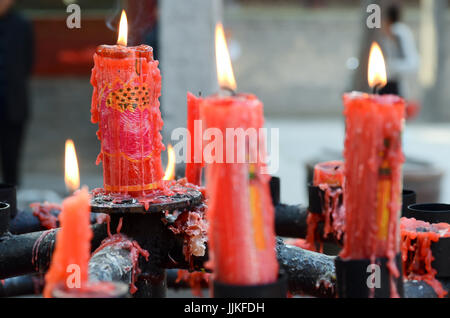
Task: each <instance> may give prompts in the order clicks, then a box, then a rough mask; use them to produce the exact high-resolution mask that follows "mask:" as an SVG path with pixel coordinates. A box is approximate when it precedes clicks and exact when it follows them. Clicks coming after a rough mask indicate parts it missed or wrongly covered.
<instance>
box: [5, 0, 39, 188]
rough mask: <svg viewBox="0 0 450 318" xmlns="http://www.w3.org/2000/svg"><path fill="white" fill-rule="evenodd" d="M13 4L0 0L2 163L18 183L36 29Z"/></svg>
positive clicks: (7, 175) (9, 177)
mask: <svg viewBox="0 0 450 318" xmlns="http://www.w3.org/2000/svg"><path fill="white" fill-rule="evenodd" d="M13 5H14V0H0V164H1V171H2V176H3V181H4V182H6V183H10V184H14V185H18V184H19V163H20V157H21V156H20V155H21V150H22V144H23V137H24V131H25V127H26V124H27V119H28V112H29V103H28V81H29V77H30V74H31V69H32V65H33V29H32V26H31V23H30V22H28V21H27V20H26V19H25V18H24V17H23V16H22V15H20V14H19V13H18V12H17V11H15V10H14V8H13Z"/></svg>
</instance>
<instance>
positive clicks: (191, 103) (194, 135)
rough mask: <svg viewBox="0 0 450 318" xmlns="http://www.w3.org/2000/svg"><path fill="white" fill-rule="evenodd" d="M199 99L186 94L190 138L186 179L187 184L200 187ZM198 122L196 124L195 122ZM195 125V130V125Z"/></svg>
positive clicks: (200, 139) (200, 136)
mask: <svg viewBox="0 0 450 318" xmlns="http://www.w3.org/2000/svg"><path fill="white" fill-rule="evenodd" d="M200 101H201V99H200V98H197V97H195V95H193V94H191V93H188V94H187V129H188V132H189V136H190V138H189V139H188V141H187V154H186V159H187V161H186V178H187V180H188V182H190V183H192V184H196V185H200V183H201V178H202V138H203V136H202V135H201V129H199V128H201V122H200V121H199V120H200V108H199V104H200V103H199V102H200ZM196 121H198V122H196ZM196 124H197V129H196V128H195V125H196Z"/></svg>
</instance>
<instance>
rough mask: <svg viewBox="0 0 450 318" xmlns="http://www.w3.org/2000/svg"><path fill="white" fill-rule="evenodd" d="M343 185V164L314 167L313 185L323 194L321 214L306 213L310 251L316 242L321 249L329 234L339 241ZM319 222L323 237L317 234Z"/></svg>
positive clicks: (342, 230) (341, 221)
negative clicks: (321, 226) (324, 239)
mask: <svg viewBox="0 0 450 318" xmlns="http://www.w3.org/2000/svg"><path fill="white" fill-rule="evenodd" d="M343 184H344V163H343V162H342V161H338V160H336V161H327V162H321V163H318V164H316V165H315V166H314V177H313V185H314V186H318V187H319V188H320V189H321V190H322V191H323V193H324V196H323V198H322V213H308V218H307V224H308V232H307V235H306V242H307V243H308V245H309V247H310V249H313V250H315V246H316V244H315V243H316V242H319V243H320V252H322V249H323V239H322V238H326V237H327V236H328V235H329V234H334V236H335V237H336V238H337V239H338V240H339V239H340V238H341V236H342V234H343V233H344V225H345V210H344V206H343V204H342V202H341V200H340V198H341V197H342V186H343ZM319 222H323V223H324V228H323V236H322V237H320V236H319V235H318V233H317V229H318V227H317V225H318V223H319Z"/></svg>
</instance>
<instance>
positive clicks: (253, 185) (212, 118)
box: [200, 94, 278, 285]
mask: <svg viewBox="0 0 450 318" xmlns="http://www.w3.org/2000/svg"><path fill="white" fill-rule="evenodd" d="M200 110H201V114H202V118H203V120H204V121H205V128H206V129H208V128H216V129H219V130H220V131H221V132H222V134H223V136H226V130H227V128H243V129H244V130H247V129H248V128H256V129H258V128H260V127H262V126H263V122H264V116H263V105H262V103H261V102H260V101H259V100H258V99H257V98H256V97H255V96H253V95H250V94H240V95H237V96H233V97H219V96H210V97H208V98H205V99H203V100H202V101H201V104H200ZM262 137H263V136H261V135H260V134H259V133H258V145H259V144H261V143H260V139H261V138H262ZM225 139H226V138H224V140H223V146H224V151H223V156H222V159H223V161H224V162H223V163H220V162H212V163H209V164H208V165H207V170H206V185H207V194H208V200H209V201H208V213H207V217H208V222H209V230H208V238H209V241H208V244H209V245H208V246H209V247H210V251H211V253H210V254H211V260H212V262H213V272H214V279H215V280H217V281H220V282H222V283H228V284H234V285H254V284H263V283H269V282H274V281H275V280H276V279H277V275H278V263H277V259H276V255H275V233H274V208H273V205H272V199H271V196H270V188H269V181H270V176H269V175H267V174H263V173H262V170H263V169H264V167H265V164H264V159H265V158H264V152H265V149H258V147H255V145H251V144H250V145H249V144H247V145H245V144H239V143H237V142H234V143H231V141H232V140H230V139H231V138H227V139H226V140H225ZM246 147H247V149H245V154H246V155H245V157H246V158H258V159H257V161H256V163H249V162H248V161H246V162H236V161H237V160H236V159H237V158H236V157H237V156H236V154H237V153H238V151H242V150H244V149H242V148H246ZM238 148H241V149H238ZM258 152H259V153H258ZM216 154H217V152H216ZM231 154H234V156H232V155H231ZM258 155H259V156H258ZM229 157H234V160H235V162H231V163H230V162H226V161H227V158H229ZM216 160H220V157H216Z"/></svg>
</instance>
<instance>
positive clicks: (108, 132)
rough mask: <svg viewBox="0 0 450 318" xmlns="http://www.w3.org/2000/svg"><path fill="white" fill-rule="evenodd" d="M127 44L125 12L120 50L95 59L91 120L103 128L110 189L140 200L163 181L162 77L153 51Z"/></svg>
mask: <svg viewBox="0 0 450 318" xmlns="http://www.w3.org/2000/svg"><path fill="white" fill-rule="evenodd" d="M126 45H127V22H126V15H125V12H124V11H123V12H122V17H121V20H120V26H119V37H118V41H117V45H101V46H99V47H98V48H97V50H96V53H95V54H94V68H93V70H92V76H91V83H92V85H93V86H94V91H93V94H92V106H91V113H92V118H91V120H92V122H93V123H98V125H99V130H98V133H97V136H98V138H99V139H100V141H101V152H100V155H99V157H98V158H97V163H99V162H100V161H102V162H103V183H104V189H105V190H106V191H107V192H115V193H129V194H131V195H134V196H139V195H142V194H144V192H145V191H146V190H150V189H152V188H154V187H155V184H154V182H157V181H159V180H161V179H162V178H163V169H162V163H161V151H162V150H163V149H164V145H163V144H162V141H161V140H162V137H161V134H160V130H161V129H162V126H163V121H162V119H161V112H160V110H159V100H158V98H159V96H160V92H161V75H160V72H159V69H158V61H155V60H153V49H152V48H151V47H149V46H147V45H140V46H136V47H127V46H126Z"/></svg>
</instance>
